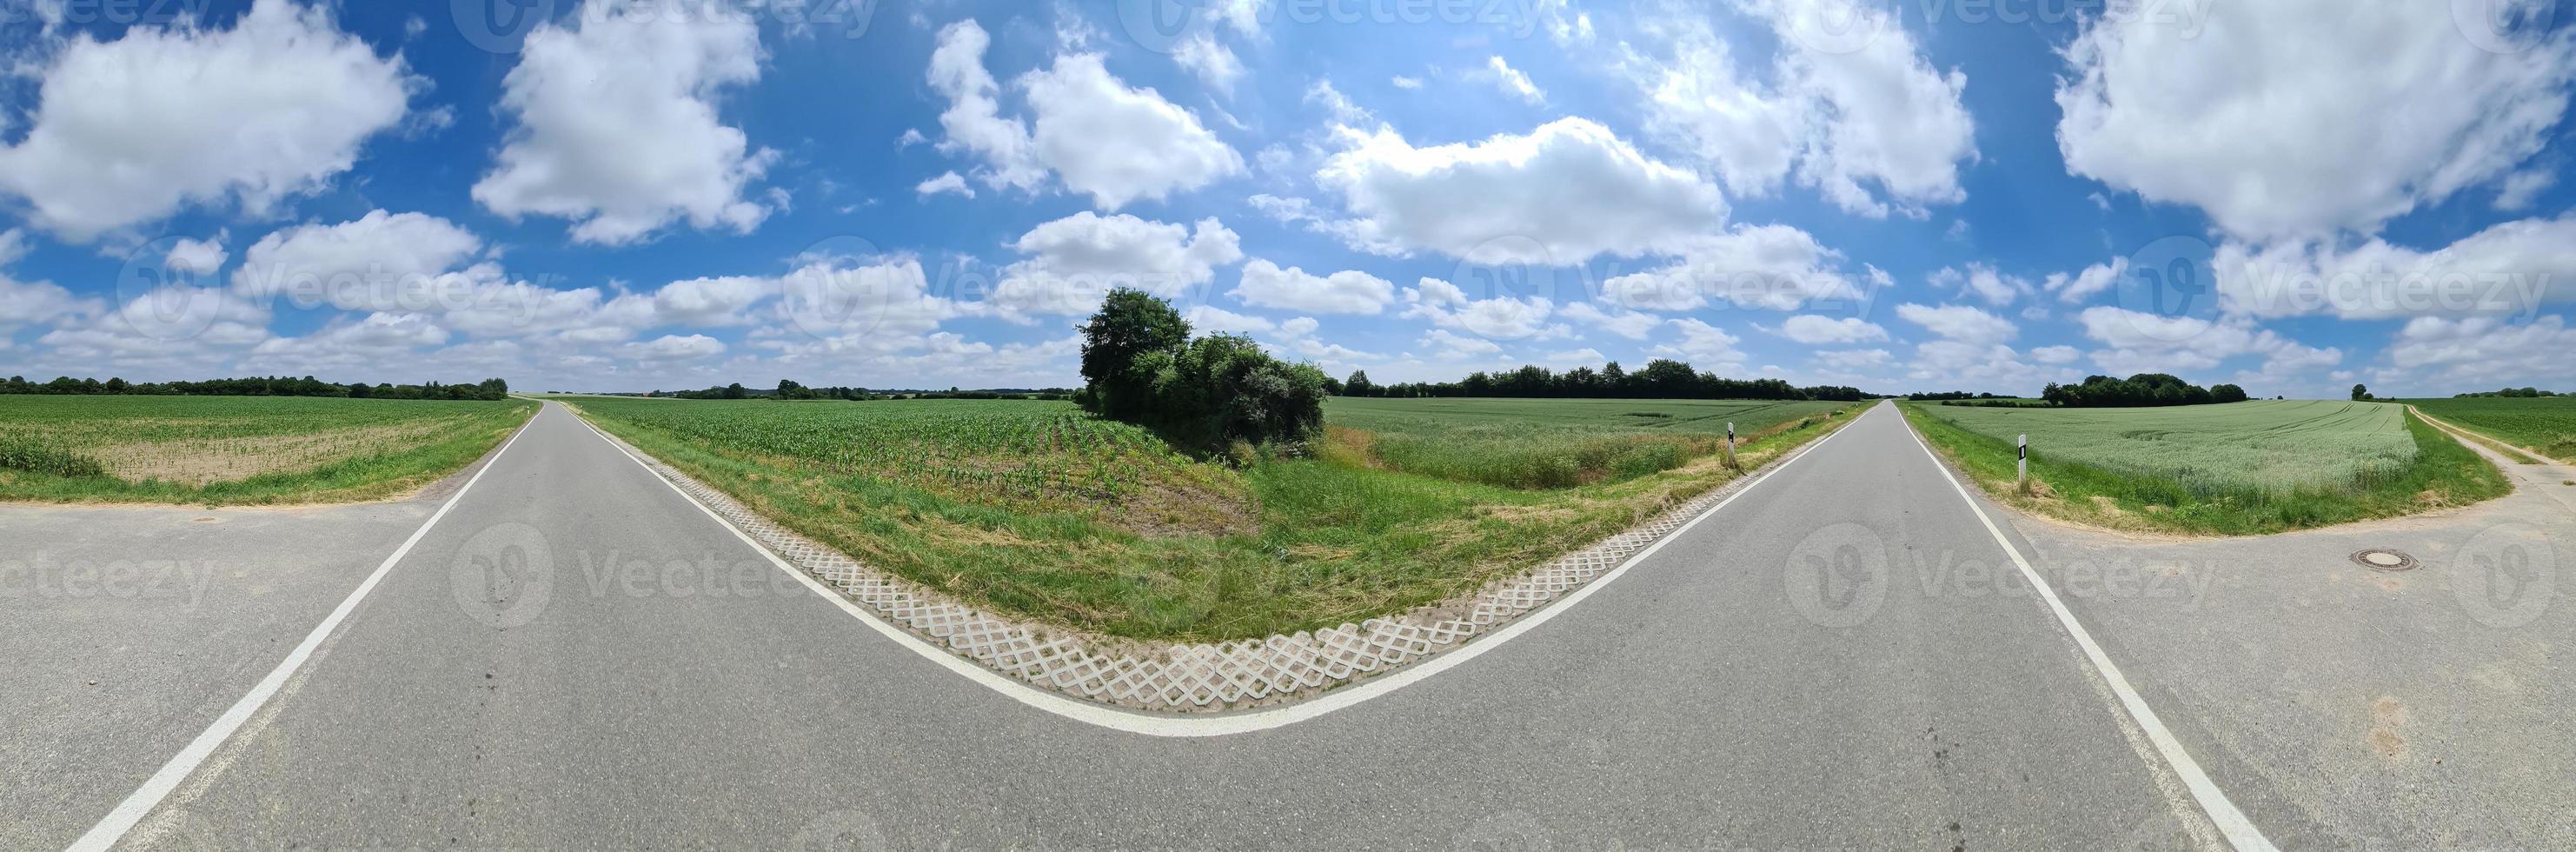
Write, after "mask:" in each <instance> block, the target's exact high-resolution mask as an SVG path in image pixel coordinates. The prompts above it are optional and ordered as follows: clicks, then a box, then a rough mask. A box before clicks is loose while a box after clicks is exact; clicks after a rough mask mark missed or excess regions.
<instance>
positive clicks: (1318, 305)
mask: <svg viewBox="0 0 2576 852" xmlns="http://www.w3.org/2000/svg"><path fill="white" fill-rule="evenodd" d="M1227 295H1231V296H1233V297H1234V298H1236V299H1237V300H1240V301H1242V302H1243V303H1244V304H1247V305H1253V306H1255V307H1263V308H1280V309H1283V310H1292V311H1310V312H1313V313H1319V314H1376V313H1379V312H1381V311H1384V310H1386V305H1387V303H1388V302H1390V301H1393V300H1394V298H1395V285H1394V284H1392V283H1389V282H1388V281H1387V280H1386V279H1384V278H1379V277H1377V276H1375V275H1370V274H1368V273H1366V272H1360V271H1357V270H1343V271H1341V272H1335V273H1333V274H1331V275H1313V274H1310V273H1308V272H1306V271H1305V270H1303V269H1299V268H1297V267H1294V266H1291V267H1288V268H1285V269H1282V268H1280V267H1279V265H1278V264H1275V263H1271V262H1270V261H1268V260H1264V259H1260V258H1254V259H1253V260H1251V261H1250V262H1247V263H1245V264H1244V265H1243V278H1242V280H1241V281H1240V282H1238V283H1236V284H1235V287H1234V289H1233V290H1232V291H1230V292H1229V293H1228V294H1227Z"/></svg>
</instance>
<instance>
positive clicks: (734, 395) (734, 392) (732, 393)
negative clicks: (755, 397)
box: [723, 382, 751, 399]
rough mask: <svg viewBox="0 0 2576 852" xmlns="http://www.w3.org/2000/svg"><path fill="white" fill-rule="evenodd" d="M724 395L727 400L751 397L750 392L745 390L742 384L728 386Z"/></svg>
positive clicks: (736, 383)
mask: <svg viewBox="0 0 2576 852" xmlns="http://www.w3.org/2000/svg"><path fill="white" fill-rule="evenodd" d="M723 393H724V398H726V399H743V398H746V397H749V396H751V392H750V391H748V390H744V389H743V387H742V383H741V382H735V383H733V384H729V385H726V386H725V387H724V392H723Z"/></svg>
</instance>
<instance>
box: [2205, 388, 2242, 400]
mask: <svg viewBox="0 0 2576 852" xmlns="http://www.w3.org/2000/svg"><path fill="white" fill-rule="evenodd" d="M2247 399H2249V397H2247V396H2246V395H2245V389H2244V388H2241V387H2237V386H2235V385H2211V386H2210V387H2209V401H2211V402H2244V401H2245V400H2247Z"/></svg>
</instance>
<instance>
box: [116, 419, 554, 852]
mask: <svg viewBox="0 0 2576 852" xmlns="http://www.w3.org/2000/svg"><path fill="white" fill-rule="evenodd" d="M545 413H546V412H545V406H544V405H543V404H540V405H539V406H538V407H537V413H536V414H531V415H528V422H526V423H521V424H519V429H518V431H515V432H512V433H510V439H509V440H507V441H503V442H501V448H500V449H498V450H495V451H493V453H492V456H491V458H489V459H487V460H485V461H484V462H483V466H482V467H481V468H479V469H477V470H475V471H474V475H473V476H470V477H467V478H466V479H465V486H464V487H462V488H458V489H456V493H455V494H452V495H449V496H448V498H447V502H445V503H441V504H439V506H438V511H436V512H433V513H431V514H430V516H429V520H426V521H422V522H421V523H420V528H419V529H415V530H412V531H411V537H410V538H406V539H403V543H402V546H401V547H397V548H394V552H393V554H392V555H390V556H386V557H385V561H383V562H381V563H377V565H376V570H375V573H372V574H368V575H367V579H366V580H365V581H363V582H360V583H359V584H358V588H357V589H355V590H353V591H351V592H349V596H348V597H347V598H344V599H342V600H341V601H340V605H339V606H338V607H337V608H334V609H332V610H331V614H330V615H329V616H326V617H324V618H323V619H322V623H321V624H318V625H314V627H313V632H311V633H307V634H305V635H304V641H303V642H300V643H297V644H296V646H295V650H292V651H288V652H287V653H286V659H284V660H280V661H278V663H277V667H276V668H274V669H270V670H269V672H268V676H267V677H264V678H260V680H259V683H258V684H257V685H254V686H252V687H251V688H250V692H249V693H247V694H245V695H243V696H242V697H241V700H239V701H235V702H233V706H232V707H231V709H228V710H225V711H224V714H223V715H221V716H217V717H215V723H214V724H212V725H209V726H207V727H206V730H205V731H203V732H201V733H199V734H197V738H196V739H194V740H190V741H188V747H186V748H183V749H180V750H179V753H178V754H176V755H173V756H171V758H170V761H169V762H168V763H164V764H161V769H160V771H157V772H154V773H152V777H150V778H147V779H144V781H143V786H141V787H137V788H135V789H134V792H133V793H132V794H130V795H127V796H126V797H125V801H123V802H119V803H117V805H116V809H115V810H112V811H108V812H107V816H104V817H101V818H99V821H98V824H97V825H93V826H90V829H89V831H88V832H87V833H85V834H82V835H81V836H80V839H79V840H74V841H72V845H70V846H68V847H65V849H66V850H67V852H102V850H106V849H108V848H111V847H114V846H115V845H116V844H117V842H118V841H121V840H123V839H125V833H126V832H128V831H132V830H134V826H135V824H137V823H140V822H142V821H143V818H144V817H145V816H147V815H150V814H151V813H152V809H153V808H155V807H159V806H160V804H161V800H162V799H165V798H168V797H169V795H170V792H171V791H173V790H176V789H179V785H180V784H181V783H184V782H186V781H187V780H188V776H189V775H190V774H192V773H195V772H196V771H197V767H198V765H200V764H203V763H205V761H206V758H207V757H209V756H212V755H213V754H214V753H215V749H217V748H220V747H222V746H223V744H224V741H225V740H227V739H231V738H232V735H233V732H235V731H238V730H240V729H241V726H242V724H243V723H245V722H248V721H250V717H251V715H252V714H255V713H258V712H259V708H260V707H261V706H262V705H265V704H267V703H268V699H269V698H271V697H273V696H275V695H276V694H277V691H278V690H279V689H283V688H285V686H286V682H287V681H288V680H289V679H291V678H293V677H294V676H295V672H296V670H297V669H300V668H303V667H304V661H305V660H306V659H307V658H310V657H312V656H313V651H314V649H316V648H319V647H321V646H322V640H324V639H328V638H330V636H331V633H332V631H334V630H337V629H339V627H340V622H341V621H343V620H345V619H347V618H348V617H349V613H351V612H353V611H356V610H357V608H358V601H359V600H361V599H363V598H365V597H366V596H367V593H368V592H371V591H374V590H375V588H376V583H377V582H378V581H381V580H383V579H384V578H385V574H386V573H388V572H391V571H392V570H393V567H394V563H397V562H401V561H402V559H403V557H404V556H406V555H408V554H410V553H411V549H412V546H413V545H417V544H419V543H420V540H421V538H422V537H423V536H427V535H428V534H429V528H430V527H433V526H437V525H438V519H440V518H444V517H447V510H449V509H453V508H456V504H457V503H458V502H460V501H462V500H464V499H465V492H467V491H471V490H473V489H474V483H476V482H480V481H482V479H483V474H486V473H490V472H492V468H494V467H497V466H499V465H500V464H501V456H502V454H504V453H508V452H509V451H510V445H512V444H516V443H518V442H519V436H521V435H525V434H527V433H528V429H529V427H532V426H535V425H536V423H537V418H538V417H540V416H543V415H544V414H545Z"/></svg>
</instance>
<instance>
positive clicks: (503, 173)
mask: <svg viewBox="0 0 2576 852" xmlns="http://www.w3.org/2000/svg"><path fill="white" fill-rule="evenodd" d="M629 6H630V4H629V3H628V0H589V3H588V5H586V6H585V7H584V8H583V9H582V10H581V11H580V12H579V13H577V14H576V15H574V16H573V20H575V21H576V23H575V24H573V25H572V26H557V25H554V24H545V25H540V26H539V27H538V28H537V29H536V30H535V31H534V32H531V33H529V34H528V37H527V40H526V42H525V46H524V48H523V49H522V50H521V51H520V56H519V64H518V66H517V67H515V68H512V69H510V74H509V76H508V77H505V78H503V79H502V83H501V87H502V91H501V108H502V109H503V110H504V111H506V112H508V113H510V114H511V115H513V116H515V117H516V118H517V120H518V125H517V126H516V127H515V128H513V129H512V130H511V131H510V133H509V136H508V138H507V141H506V142H505V143H504V144H503V145H502V148H501V152H500V155H499V157H498V160H497V162H495V163H494V164H493V168H492V171H491V172H489V173H487V174H485V175H484V176H483V179H482V180H480V181H478V182H476V183H475V184H474V190H473V195H474V200H475V201H477V202H480V203H481V204H482V205H483V206H484V207H485V208H487V209H490V210H491V211H492V212H494V213H498V214H501V215H503V216H508V217H513V218H516V217H519V216H525V215H529V214H536V215H543V216H561V217H564V218H567V219H571V220H573V222H574V225H573V228H572V237H573V239H574V240H576V241H580V242H586V243H601V244H608V245H619V244H626V243H633V242H636V241H639V240H642V239H645V238H646V237H647V236H648V235H650V234H652V233H653V232H654V231H656V230H659V229H661V228H662V227H664V226H666V225H669V224H671V223H673V222H675V221H679V220H682V219H686V220H687V221H688V222H689V224H690V225H691V226H693V227H697V228H700V229H714V228H724V229H727V230H732V231H736V232H741V233H749V232H750V231H751V230H752V229H753V228H755V227H758V226H759V224H760V223H761V221H762V220H763V219H766V218H768V216H769V212H770V211H769V208H767V207H764V206H762V205H761V204H760V203H758V202H755V201H750V200H747V199H745V198H744V197H743V188H744V186H745V185H747V184H749V183H750V182H751V181H753V180H755V179H757V178H759V177H760V176H761V174H762V173H763V172H765V171H767V169H768V166H769V163H770V162H771V161H772V160H773V159H775V158H776V154H775V152H771V151H767V150H759V151H754V150H752V149H751V147H750V144H749V142H748V141H747V140H746V139H745V137H744V136H743V133H742V131H740V130H737V129H735V128H733V127H730V126H727V125H725V124H724V123H723V121H721V120H720V119H719V118H718V117H717V115H716V103H715V102H716V97H717V94H718V93H719V92H721V91H722V90H724V89H725V88H727V87H731V86H740V85H745V84H749V83H751V82H753V81H756V80H758V79H760V58H761V53H760V30H759V27H758V26H757V25H756V24H754V23H753V22H752V20H751V19H750V18H749V17H747V16H742V15H712V16H696V15H668V14H650V13H648V12H649V10H647V11H646V12H637V11H634V10H632V9H630V8H629Z"/></svg>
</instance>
